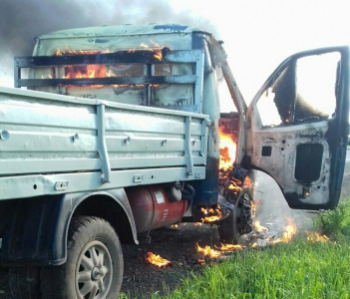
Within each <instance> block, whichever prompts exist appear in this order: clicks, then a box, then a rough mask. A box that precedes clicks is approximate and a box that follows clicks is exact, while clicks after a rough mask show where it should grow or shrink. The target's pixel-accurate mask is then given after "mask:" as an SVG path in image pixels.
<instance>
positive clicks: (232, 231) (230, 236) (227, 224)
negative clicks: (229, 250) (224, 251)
mask: <svg viewBox="0 0 350 299" xmlns="http://www.w3.org/2000/svg"><path fill="white" fill-rule="evenodd" d="M250 201H251V196H250V192H249V191H247V190H244V191H242V192H241V194H240V195H239V196H238V198H237V200H236V203H235V207H234V209H233V212H232V213H231V214H230V215H229V216H228V217H227V218H225V219H223V220H221V221H220V223H219V227H218V230H219V236H220V239H221V240H222V241H223V242H225V243H229V244H238V242H239V238H240V236H241V235H242V234H245V233H248V232H249V231H251V229H250V230H249V225H250V223H247V221H246V219H245V216H244V213H245V212H246V210H247V209H250ZM248 205H249V206H248ZM247 225H248V226H247Z"/></svg>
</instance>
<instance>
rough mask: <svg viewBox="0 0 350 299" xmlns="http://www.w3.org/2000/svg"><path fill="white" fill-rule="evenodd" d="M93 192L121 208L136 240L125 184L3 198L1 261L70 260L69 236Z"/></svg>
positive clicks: (37, 262)
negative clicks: (80, 208) (90, 190)
mask: <svg viewBox="0 0 350 299" xmlns="http://www.w3.org/2000/svg"><path fill="white" fill-rule="evenodd" d="M92 196H104V197H108V198H109V199H112V200H113V201H114V202H115V207H116V208H119V209H120V208H121V209H122V210H123V212H124V213H125V216H126V217H127V219H128V221H129V225H130V228H131V232H132V237H133V240H134V242H135V243H136V244H138V241H137V231H136V225H135V221H134V217H133V214H132V211H131V207H130V204H129V201H128V198H127V196H126V193H125V191H124V189H123V188H120V189H114V190H110V191H109V192H94V193H86V192H84V193H73V194H61V195H55V196H40V197H34V198H27V199H17V200H9V201H3V202H0V264H1V265H4V266H15V265H21V266H25V265H31V266H45V265H61V264H63V263H65V261H66V260H67V237H68V228H69V224H70V221H71V218H72V217H73V215H74V212H75V210H76V209H77V207H78V206H79V205H80V204H81V203H83V202H84V201H85V200H86V199H89V198H91V197H92Z"/></svg>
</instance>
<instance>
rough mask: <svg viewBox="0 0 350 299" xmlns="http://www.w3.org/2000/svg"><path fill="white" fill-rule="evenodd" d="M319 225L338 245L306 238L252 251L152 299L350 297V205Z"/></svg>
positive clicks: (327, 215)
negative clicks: (164, 294)
mask: <svg viewBox="0 0 350 299" xmlns="http://www.w3.org/2000/svg"><path fill="white" fill-rule="evenodd" d="M315 226H316V228H317V229H319V230H321V231H323V232H325V233H327V234H328V235H330V236H331V238H332V239H333V240H336V243H334V242H328V243H320V242H318V243H311V242H308V241H306V238H305V236H304V235H300V236H299V237H297V238H296V239H295V240H294V241H292V242H291V243H289V244H278V245H275V246H271V247H268V248H265V249H263V250H259V249H258V250H253V249H250V250H246V251H244V252H240V253H238V254H237V255H235V256H232V257H231V258H230V259H229V260H227V261H225V262H223V263H218V264H213V265H211V266H210V267H206V268H205V269H204V271H203V274H201V275H200V276H195V275H193V277H192V278H191V279H185V280H183V282H182V285H181V286H180V287H179V288H177V289H176V290H175V291H173V292H169V291H168V292H167V294H168V295H166V296H163V297H161V296H160V295H158V294H157V293H155V294H153V295H152V297H151V298H153V299H156V298H166V299H197V298H198V299H199V298H200V299H214V298H220V299H226V298H227V299H228V298H254V299H260V298H288V299H289V298H298V299H299V298H327V299H328V298H350V295H349V294H350V238H348V236H350V200H348V201H343V202H342V203H341V204H340V206H339V207H338V208H337V209H336V210H335V211H327V212H324V213H322V214H320V216H319V217H317V219H316V221H315Z"/></svg>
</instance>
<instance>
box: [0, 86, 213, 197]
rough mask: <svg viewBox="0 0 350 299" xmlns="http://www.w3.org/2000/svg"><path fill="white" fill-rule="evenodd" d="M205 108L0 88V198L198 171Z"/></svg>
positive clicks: (202, 160)
mask: <svg viewBox="0 0 350 299" xmlns="http://www.w3.org/2000/svg"><path fill="white" fill-rule="evenodd" d="M209 124H210V121H209V118H208V116H206V115H202V114H196V113H190V112H183V111H174V110H170V109H160V108H154V107H143V106H135V105H127V104H120V103H115V102H108V101H102V100H89V99H82V98H73V97H67V96H62V95H55V94H48V93H42V92H35V91H29V90H20V89H11V88H3V87H1V88H0V138H1V139H0V186H1V190H0V191H1V192H0V199H11V198H22V197H32V196H38V195H45V194H57V193H70V192H79V191H88V190H97V189H110V188H117V187H126V186H133V185H139V184H156V183H164V182H173V181H176V180H194V179H203V178H204V177H205V165H206V155H207V148H206V143H207V138H208V129H207V127H208V125H209Z"/></svg>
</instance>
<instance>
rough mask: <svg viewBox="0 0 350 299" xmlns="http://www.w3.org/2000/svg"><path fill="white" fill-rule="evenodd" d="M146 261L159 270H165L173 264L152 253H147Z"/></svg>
mask: <svg viewBox="0 0 350 299" xmlns="http://www.w3.org/2000/svg"><path fill="white" fill-rule="evenodd" d="M146 261H147V262H149V263H150V264H152V265H154V266H156V267H158V268H165V267H167V266H169V265H170V264H171V262H170V261H168V260H166V259H164V258H162V257H160V256H159V255H157V254H154V253H152V252H147V257H146Z"/></svg>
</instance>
